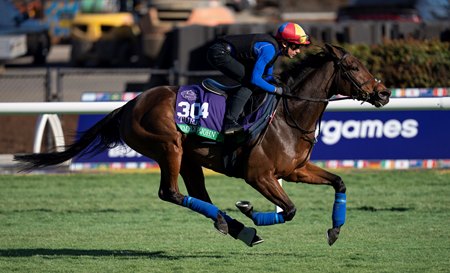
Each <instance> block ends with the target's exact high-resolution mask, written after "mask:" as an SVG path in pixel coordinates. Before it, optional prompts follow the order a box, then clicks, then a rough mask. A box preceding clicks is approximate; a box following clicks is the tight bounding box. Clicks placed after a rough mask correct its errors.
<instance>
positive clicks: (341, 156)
mask: <svg viewBox="0 0 450 273" xmlns="http://www.w3.org/2000/svg"><path fill="white" fill-rule="evenodd" d="M103 116H104V115H80V118H79V124H78V131H79V132H80V131H85V130H87V129H89V128H90V127H91V126H93V125H94V124H95V123H96V122H98V121H99V120H100V119H101V118H102V117H103ZM449 121H450V111H367V112H362V111H355V112H325V113H324V116H323V119H322V122H321V126H320V135H318V137H317V140H318V143H317V144H316V145H315V147H314V149H313V152H312V155H311V159H312V160H347V159H350V160H385V159H450V145H449V141H450V126H449ZM74 162H75V163H87V162H90V163H93V162H94V163H95V162H97V163H98V162H101V163H113V162H138V163H139V162H152V163H153V164H154V161H152V160H150V159H148V158H147V157H145V156H142V155H141V154H139V153H137V152H135V151H134V150H132V149H130V148H129V147H118V148H115V149H112V150H108V151H105V152H102V153H100V154H97V155H93V156H83V157H80V158H76V159H74Z"/></svg>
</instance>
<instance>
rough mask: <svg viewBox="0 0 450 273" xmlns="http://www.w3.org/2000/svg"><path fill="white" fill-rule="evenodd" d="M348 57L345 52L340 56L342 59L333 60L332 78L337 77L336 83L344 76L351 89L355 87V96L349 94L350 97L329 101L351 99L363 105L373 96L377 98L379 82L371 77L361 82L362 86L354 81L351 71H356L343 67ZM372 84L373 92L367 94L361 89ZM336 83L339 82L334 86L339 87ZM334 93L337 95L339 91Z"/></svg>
mask: <svg viewBox="0 0 450 273" xmlns="http://www.w3.org/2000/svg"><path fill="white" fill-rule="evenodd" d="M349 55H350V54H349V53H347V52H346V53H345V54H344V55H342V57H341V58H340V59H338V60H334V65H335V67H336V69H335V72H334V76H338V77H335V79H337V81H339V80H340V78H341V76H342V75H344V76H345V77H346V78H347V80H349V81H350V83H351V84H352V85H353V87H355V90H356V94H351V96H345V97H340V98H335V99H330V101H333V100H343V99H353V100H359V101H362V103H364V102H367V101H369V100H370V99H371V98H373V97H374V96H379V92H378V91H377V86H378V85H379V84H381V80H379V79H377V78H375V77H373V76H371V77H370V78H369V79H368V80H367V81H365V82H363V83H362V84H360V83H358V81H357V80H356V79H355V77H354V76H353V73H352V71H353V70H357V69H354V68H348V67H346V66H345V65H344V60H345V59H346V58H347V57H348V56H349ZM336 74H337V75H336ZM372 82H374V83H375V84H374V85H373V90H372V91H373V92H372V93H369V92H367V91H365V90H364V89H363V87H364V86H365V85H367V84H369V83H372ZM338 83H339V82H337V84H336V86H339V84H338ZM336 93H339V91H337V92H336Z"/></svg>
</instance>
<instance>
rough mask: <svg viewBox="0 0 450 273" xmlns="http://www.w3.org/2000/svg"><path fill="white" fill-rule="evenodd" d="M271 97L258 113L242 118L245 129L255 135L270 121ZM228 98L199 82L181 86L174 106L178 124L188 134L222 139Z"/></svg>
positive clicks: (272, 99) (273, 102)
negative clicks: (210, 90)
mask: <svg viewBox="0 0 450 273" xmlns="http://www.w3.org/2000/svg"><path fill="white" fill-rule="evenodd" d="M268 97H269V98H268V99H267V100H266V101H265V102H264V104H263V105H262V106H261V107H260V108H259V109H258V110H257V111H255V112H253V113H251V114H250V115H248V116H246V117H244V118H243V120H241V121H240V123H241V124H242V125H243V127H244V132H246V133H247V135H249V136H250V138H252V137H253V136H255V135H257V134H258V133H259V132H260V131H261V130H262V129H258V128H263V127H264V126H265V125H267V123H268V122H269V120H270V117H271V116H272V114H273V111H274V109H275V104H276V103H275V101H276V100H275V96H274V95H269V96H268ZM225 106H226V98H225V97H224V96H221V95H218V94H215V93H212V92H209V91H205V90H204V89H203V87H202V86H200V85H185V86H180V89H179V90H178V93H177V102H176V105H175V117H174V118H175V123H176V124H177V127H178V129H179V130H180V131H182V132H183V133H185V134H196V135H198V136H201V137H204V138H207V139H210V140H214V141H217V142H223V140H224V135H223V134H222V133H221V131H222V126H223V119H224V115H225Z"/></svg>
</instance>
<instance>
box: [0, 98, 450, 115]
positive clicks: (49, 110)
mask: <svg viewBox="0 0 450 273" xmlns="http://www.w3.org/2000/svg"><path fill="white" fill-rule="evenodd" d="M124 104H125V102H124V101H108V102H3V103H0V115H2V114H3V115H12V114H18V115H32V114H104V113H109V112H111V111H112V110H114V109H116V108H119V107H121V106H123V105H124ZM447 109H450V97H433V98H393V99H391V100H390V102H389V104H388V105H386V106H384V107H382V108H375V107H374V106H372V105H370V104H369V103H364V104H362V105H361V102H358V101H352V100H341V101H333V102H330V104H329V105H328V107H327V111H349V110H351V111H368V110H376V111H380V110H386V111H390V110H447Z"/></svg>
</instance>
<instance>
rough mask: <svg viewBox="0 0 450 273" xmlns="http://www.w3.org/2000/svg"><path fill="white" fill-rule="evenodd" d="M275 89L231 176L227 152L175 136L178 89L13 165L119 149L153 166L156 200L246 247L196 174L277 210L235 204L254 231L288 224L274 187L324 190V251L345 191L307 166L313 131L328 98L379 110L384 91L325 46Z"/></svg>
mask: <svg viewBox="0 0 450 273" xmlns="http://www.w3.org/2000/svg"><path fill="white" fill-rule="evenodd" d="M280 81H281V82H282V83H284V84H285V85H286V86H287V87H288V88H289V89H290V92H286V93H285V94H283V95H282V96H278V95H277V99H278V102H279V103H278V105H277V108H276V110H275V112H274V113H273V115H272V120H271V122H270V124H269V125H268V126H267V127H266V128H265V129H264V131H263V132H262V133H261V134H260V136H259V138H258V139H257V140H255V141H253V142H252V143H245V144H242V145H240V146H237V147H235V151H234V152H235V159H236V160H237V162H238V163H239V164H236V168H235V169H234V170H233V171H230V170H229V169H228V168H226V167H225V166H224V161H223V156H224V155H225V154H226V153H228V151H226V150H227V149H229V147H227V146H226V145H225V144H220V143H211V142H205V141H201V140H199V137H198V136H192V135H186V134H184V133H183V132H180V130H178V129H177V127H176V125H175V122H174V114H175V112H174V111H175V110H174V108H175V102H176V95H177V92H178V90H179V86H158V87H154V88H152V89H149V90H147V91H145V92H143V93H141V94H140V95H139V96H138V97H136V98H135V99H133V100H131V101H129V102H127V103H126V104H125V105H124V106H122V107H121V108H118V109H116V110H114V111H112V112H111V113H109V114H108V115H107V116H106V117H104V118H103V119H102V120H100V121H99V122H98V123H96V124H95V125H93V126H92V127H91V128H90V129H88V130H87V131H85V132H83V134H82V135H81V137H80V138H79V139H78V140H76V141H75V142H74V143H73V144H71V145H69V146H67V147H66V149H65V150H64V151H62V152H49V153H41V154H23V155H15V160H16V161H19V163H21V164H22V167H23V168H24V169H33V168H39V167H45V166H50V165H56V164H60V163H63V162H65V161H67V160H69V159H71V158H73V157H74V156H76V155H80V154H85V153H98V152H100V151H102V150H105V149H107V148H112V147H115V146H117V145H121V144H123V143H126V144H127V145H128V146H129V147H131V148H132V149H134V150H135V151H137V152H139V153H141V154H142V155H144V156H147V157H149V158H152V159H154V160H155V161H156V162H157V163H158V164H159V167H160V170H161V178H160V186H159V191H158V195H159V197H160V198H161V199H162V200H164V201H168V202H171V203H174V204H176V205H179V206H184V207H186V208H189V209H191V210H193V211H195V212H197V213H200V214H202V215H204V216H206V217H207V218H210V219H212V220H213V222H214V226H215V227H216V228H217V229H218V230H219V231H220V232H222V233H224V234H230V235H231V236H232V237H233V238H235V239H240V240H242V241H243V242H244V243H246V244H247V245H248V246H253V245H256V244H258V243H260V242H262V241H263V240H262V239H261V237H259V236H258V235H257V234H256V229H255V228H249V227H246V226H244V225H243V224H242V223H240V222H239V221H237V220H235V219H233V218H231V217H230V216H228V215H227V214H226V213H224V212H223V211H221V210H219V208H217V207H216V206H215V205H213V203H212V202H211V198H210V197H209V194H208V192H207V190H206V187H205V177H204V174H203V169H202V168H203V167H206V168H208V169H211V170H213V171H216V172H218V173H222V174H225V175H227V176H234V177H238V178H242V179H244V180H245V182H246V183H247V184H249V185H250V186H251V187H253V188H254V189H255V190H257V191H258V192H259V193H260V194H262V195H263V196H264V197H265V198H267V199H268V200H269V201H270V202H272V203H273V204H275V205H276V206H278V207H280V208H281V209H282V212H278V213H277V212H255V211H254V210H253V206H252V205H251V204H250V203H249V202H238V203H236V206H237V207H238V208H239V210H240V211H241V212H243V213H244V214H245V215H246V216H248V217H250V218H251V219H252V220H253V222H254V224H255V225H257V226H260V225H273V224H280V223H285V222H287V221H291V220H292V219H293V218H294V216H295V213H296V207H295V205H294V203H293V202H292V201H291V199H290V198H289V197H288V195H287V194H286V192H285V191H284V189H283V188H282V187H281V185H280V184H279V183H278V179H283V180H285V181H288V182H297V183H298V182H301V183H307V184H316V185H328V186H332V187H333V188H334V190H335V202H334V206H333V211H332V227H331V228H330V229H328V231H327V237H328V244H329V245H330V246H331V245H332V244H333V243H334V242H335V241H336V240H337V239H338V235H339V232H340V229H341V226H342V225H343V224H344V222H345V214H346V194H345V192H346V187H345V184H344V182H343V180H342V179H341V177H339V176H337V175H335V174H332V173H330V172H328V171H326V170H324V169H321V168H319V167H317V166H315V165H313V164H312V163H311V162H310V161H309V159H310V156H311V151H312V148H313V146H314V144H315V142H316V138H315V132H316V127H318V124H320V121H321V117H322V114H323V112H324V111H325V108H326V106H327V104H328V102H329V101H330V99H331V98H332V97H333V96H334V95H337V94H339V95H343V96H348V98H352V99H354V100H360V101H363V102H368V103H370V104H372V105H374V106H375V107H381V106H383V105H385V104H387V103H388V102H389V97H390V91H389V90H388V89H387V88H386V87H385V86H384V85H383V84H382V83H381V82H380V81H379V80H377V79H375V78H374V77H373V76H372V75H371V74H370V73H369V71H368V70H367V68H366V67H365V66H364V65H363V64H362V63H361V62H360V61H359V60H358V59H357V58H356V57H354V56H353V55H351V54H350V53H348V52H347V51H345V50H344V49H343V48H340V47H337V46H334V45H330V44H325V46H324V47H323V48H322V50H321V51H320V52H318V53H316V54H312V55H309V56H308V57H306V58H305V59H304V60H303V61H302V62H300V63H296V64H295V65H293V66H292V67H291V68H289V69H286V70H285V71H283V72H282V73H281V74H280ZM271 96H275V95H271ZM319 130H320V128H319ZM178 175H181V176H182V178H183V181H184V183H185V185H186V189H187V191H188V194H189V195H184V194H182V193H181V192H180V190H179V188H178Z"/></svg>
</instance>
